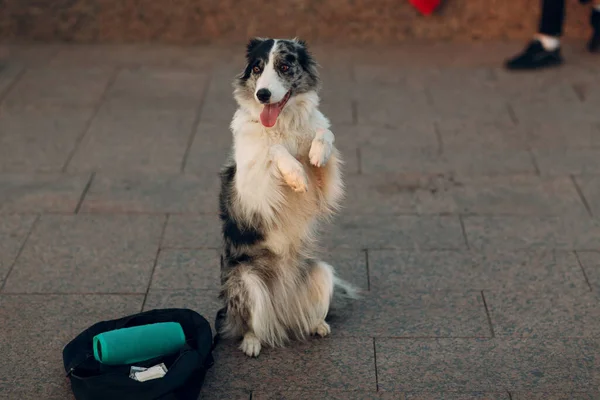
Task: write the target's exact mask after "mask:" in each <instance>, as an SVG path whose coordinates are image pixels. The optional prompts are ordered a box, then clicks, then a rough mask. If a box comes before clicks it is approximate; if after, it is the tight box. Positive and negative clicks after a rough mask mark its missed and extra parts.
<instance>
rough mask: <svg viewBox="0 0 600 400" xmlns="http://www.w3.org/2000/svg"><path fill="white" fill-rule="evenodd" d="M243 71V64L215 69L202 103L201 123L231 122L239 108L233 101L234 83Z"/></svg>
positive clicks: (221, 66)
mask: <svg viewBox="0 0 600 400" xmlns="http://www.w3.org/2000/svg"><path fill="white" fill-rule="evenodd" d="M243 70H244V65H243V63H240V64H239V65H233V64H229V65H220V66H219V67H218V68H214V69H213V71H212V73H211V76H210V80H209V83H208V85H207V87H206V93H204V99H203V101H202V110H201V112H200V122H225V123H227V124H229V122H231V120H232V118H233V114H234V113H235V110H236V108H237V105H236V102H235V100H234V99H233V81H234V79H235V77H236V76H237V75H238V74H240V73H242V72H243Z"/></svg>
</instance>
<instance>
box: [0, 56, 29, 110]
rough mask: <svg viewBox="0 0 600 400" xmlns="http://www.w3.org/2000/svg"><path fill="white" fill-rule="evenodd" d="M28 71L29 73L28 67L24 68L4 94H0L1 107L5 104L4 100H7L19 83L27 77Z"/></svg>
mask: <svg viewBox="0 0 600 400" xmlns="http://www.w3.org/2000/svg"><path fill="white" fill-rule="evenodd" d="M27 71H29V68H28V67H25V66H24V67H22V69H21V70H20V71H19V72H18V73H17V76H16V77H15V79H13V81H12V82H11V83H10V84H9V85H8V87H7V88H6V89H4V91H3V92H2V93H0V105H2V104H3V103H4V100H6V98H7V97H8V95H9V94H10V92H12V91H13V89H14V87H15V86H17V83H19V82H20V81H21V79H22V78H23V75H25V73H26V72H27Z"/></svg>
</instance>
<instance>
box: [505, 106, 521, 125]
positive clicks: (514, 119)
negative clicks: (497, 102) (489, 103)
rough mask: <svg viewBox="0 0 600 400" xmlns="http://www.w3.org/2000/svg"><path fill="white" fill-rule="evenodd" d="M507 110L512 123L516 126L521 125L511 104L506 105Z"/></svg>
mask: <svg viewBox="0 0 600 400" xmlns="http://www.w3.org/2000/svg"><path fill="white" fill-rule="evenodd" d="M506 110H507V111H508V116H509V117H510V120H511V122H512V123H513V124H514V125H515V126H516V125H519V117H517V113H516V112H515V109H514V108H513V106H512V105H511V104H510V103H506Z"/></svg>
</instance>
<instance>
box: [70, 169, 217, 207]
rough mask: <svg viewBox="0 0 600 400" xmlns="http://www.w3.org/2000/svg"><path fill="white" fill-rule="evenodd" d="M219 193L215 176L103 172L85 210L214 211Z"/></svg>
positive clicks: (94, 183)
mask: <svg viewBox="0 0 600 400" xmlns="http://www.w3.org/2000/svg"><path fill="white" fill-rule="evenodd" d="M128 175H129V176H128ZM218 192H219V180H218V177H217V176H214V175H204V176H200V175H190V174H187V175H182V174H148V173H147V174H137V175H134V174H125V173H123V174H116V173H112V174H110V175H109V174H106V173H99V174H97V175H95V176H94V180H93V181H92V184H91V186H90V189H89V191H88V192H87V194H86V196H85V200H84V201H83V203H82V205H81V212H92V213H95V212H100V213H158V214H164V213H173V214H177V213H183V214H185V213H188V214H194V213H195V214H199V213H206V214H214V213H216V211H217V210H218V204H217V201H218Z"/></svg>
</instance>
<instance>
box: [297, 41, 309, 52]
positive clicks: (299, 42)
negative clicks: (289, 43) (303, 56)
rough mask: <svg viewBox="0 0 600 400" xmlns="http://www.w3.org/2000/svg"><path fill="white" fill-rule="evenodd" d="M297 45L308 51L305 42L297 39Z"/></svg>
mask: <svg viewBox="0 0 600 400" xmlns="http://www.w3.org/2000/svg"><path fill="white" fill-rule="evenodd" d="M296 43H298V44H299V45H300V47H303V48H304V50H308V45H307V44H306V42H305V41H304V40H302V39H298V38H296Z"/></svg>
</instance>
